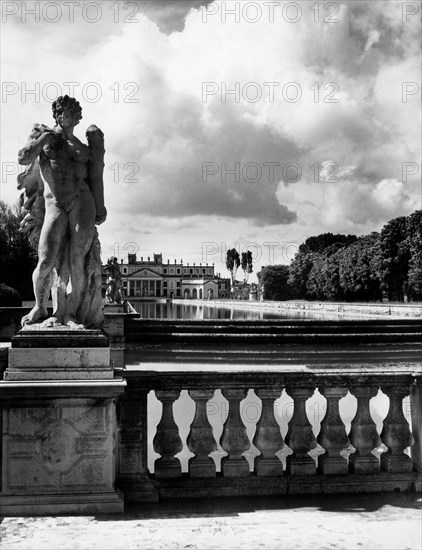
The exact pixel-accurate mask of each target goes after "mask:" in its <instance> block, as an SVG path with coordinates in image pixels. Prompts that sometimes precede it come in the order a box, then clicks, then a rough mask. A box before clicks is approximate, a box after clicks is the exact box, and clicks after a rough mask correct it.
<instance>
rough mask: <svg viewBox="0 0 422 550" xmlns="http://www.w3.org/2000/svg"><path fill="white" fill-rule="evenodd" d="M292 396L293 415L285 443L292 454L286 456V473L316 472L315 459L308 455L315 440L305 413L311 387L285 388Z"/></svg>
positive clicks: (313, 446)
mask: <svg viewBox="0 0 422 550" xmlns="http://www.w3.org/2000/svg"><path fill="white" fill-rule="evenodd" d="M286 391H287V393H288V394H289V395H290V396H291V397H292V398H293V401H294V410H293V416H292V418H291V419H290V422H289V429H288V430H287V434H286V443H287V445H288V446H289V447H290V448H291V449H292V451H293V454H291V455H289V456H288V457H287V458H286V462H287V473H288V474H290V475H312V474H315V473H316V465H315V460H314V459H313V458H312V457H311V456H309V454H308V453H309V451H310V450H311V449H315V447H316V446H317V441H316V439H315V436H314V432H313V430H312V426H311V423H310V422H309V420H308V416H307V414H306V401H307V399H309V398H310V397H312V395H313V393H314V390H313V388H286Z"/></svg>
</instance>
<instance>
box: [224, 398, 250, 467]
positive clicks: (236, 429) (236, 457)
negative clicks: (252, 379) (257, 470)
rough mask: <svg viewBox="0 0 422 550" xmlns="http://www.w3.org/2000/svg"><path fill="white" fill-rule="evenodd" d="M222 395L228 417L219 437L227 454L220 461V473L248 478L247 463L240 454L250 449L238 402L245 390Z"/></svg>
mask: <svg viewBox="0 0 422 550" xmlns="http://www.w3.org/2000/svg"><path fill="white" fill-rule="evenodd" d="M222 393H223V395H224V397H225V398H226V399H227V400H228V402H229V415H228V417H227V420H226V422H225V423H224V428H223V433H222V435H221V446H222V447H223V449H224V450H225V451H226V452H227V453H228V456H225V457H223V459H222V460H221V468H222V472H223V475H224V476H226V477H240V476H248V475H249V463H248V461H247V460H246V458H245V457H244V456H242V454H243V452H244V451H247V450H248V449H249V448H250V441H249V438H248V435H247V433H246V428H245V425H244V424H243V422H242V418H241V415H240V402H241V401H242V399H244V398H245V397H246V393H247V390H245V389H226V390H223V392H222Z"/></svg>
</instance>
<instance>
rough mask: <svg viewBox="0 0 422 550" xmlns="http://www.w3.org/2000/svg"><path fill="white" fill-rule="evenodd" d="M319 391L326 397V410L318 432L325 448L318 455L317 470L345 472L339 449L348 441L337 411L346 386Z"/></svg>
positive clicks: (346, 468)
mask: <svg viewBox="0 0 422 550" xmlns="http://www.w3.org/2000/svg"><path fill="white" fill-rule="evenodd" d="M319 391H320V393H321V394H322V395H323V396H324V397H326V399H327V412H326V413H325V416H324V419H323V421H322V422H321V430H320V432H319V434H318V443H319V444H320V445H321V447H323V448H324V449H325V454H323V455H321V456H319V457H318V471H319V472H320V473H322V474H347V472H348V470H349V467H348V464H347V458H345V457H343V456H342V455H341V454H340V451H342V450H343V449H344V448H345V447H347V446H348V445H349V443H350V441H349V438H348V437H347V434H346V427H345V425H344V423H343V421H342V419H341V416H340V411H339V401H340V399H341V398H342V397H344V396H345V395H346V394H347V388H339V387H335V388H320V390H319Z"/></svg>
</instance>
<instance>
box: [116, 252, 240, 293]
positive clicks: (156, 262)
mask: <svg viewBox="0 0 422 550" xmlns="http://www.w3.org/2000/svg"><path fill="white" fill-rule="evenodd" d="M119 267H120V272H121V274H122V283H123V292H124V295H125V296H127V297H128V298H145V299H148V298H189V299H198V300H204V299H217V298H227V297H229V296H230V279H226V278H222V277H220V275H219V274H218V275H216V274H215V272H214V264H212V265H209V264H195V263H193V264H189V263H187V264H185V263H184V262H183V260H180V262H177V260H174V262H173V263H170V260H167V262H166V263H164V262H163V255H162V254H154V256H153V258H152V259H151V258H150V257H148V259H144V258H143V257H141V259H140V260H138V259H137V257H136V254H129V256H128V259H127V263H125V262H124V261H123V260H122V262H121V264H120V265H119Z"/></svg>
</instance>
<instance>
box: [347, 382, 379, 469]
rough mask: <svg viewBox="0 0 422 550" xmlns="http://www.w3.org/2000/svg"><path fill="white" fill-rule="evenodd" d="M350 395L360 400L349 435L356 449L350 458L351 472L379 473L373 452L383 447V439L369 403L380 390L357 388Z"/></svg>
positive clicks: (377, 461)
mask: <svg viewBox="0 0 422 550" xmlns="http://www.w3.org/2000/svg"><path fill="white" fill-rule="evenodd" d="M350 393H351V394H352V395H354V396H355V397H356V399H357V400H358V408H357V411H356V415H355V417H354V419H353V420H352V426H351V429H350V433H349V438H350V441H351V443H352V445H353V446H354V447H356V452H355V453H353V454H351V455H350V457H349V467H350V471H351V472H352V473H355V474H360V473H374V472H379V470H380V463H379V460H378V458H377V457H376V456H374V455H373V454H372V452H371V451H372V450H373V449H374V448H375V447H378V446H379V445H381V439H380V437H379V435H378V432H377V427H376V425H375V422H374V421H373V420H372V416H371V411H370V409H369V401H370V400H371V398H372V397H375V396H376V394H377V393H378V388H377V387H375V386H356V387H353V388H350Z"/></svg>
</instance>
